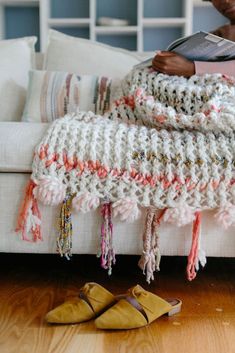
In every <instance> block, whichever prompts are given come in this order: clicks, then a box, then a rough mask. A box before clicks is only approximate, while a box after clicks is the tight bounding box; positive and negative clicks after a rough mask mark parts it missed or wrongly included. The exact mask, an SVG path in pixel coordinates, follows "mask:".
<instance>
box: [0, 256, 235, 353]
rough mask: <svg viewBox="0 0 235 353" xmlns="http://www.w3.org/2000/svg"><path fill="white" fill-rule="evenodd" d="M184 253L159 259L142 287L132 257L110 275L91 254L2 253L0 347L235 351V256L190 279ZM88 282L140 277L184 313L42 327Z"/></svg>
mask: <svg viewBox="0 0 235 353" xmlns="http://www.w3.org/2000/svg"><path fill="white" fill-rule="evenodd" d="M185 260H186V259H184V258H176V257H173V258H163V260H162V269H161V272H160V273H158V274H157V276H156V279H155V281H154V282H153V283H152V284H151V285H147V284H146V282H145V278H144V276H143V275H142V273H141V271H140V270H138V268H137V261H138V257H135V256H119V257H118V263H117V265H116V267H115V269H114V270H113V275H112V276H111V277H109V276H108V275H107V274H106V272H105V271H104V270H102V269H100V268H99V267H98V260H97V259H96V258H95V257H94V256H75V257H74V259H73V260H72V261H71V262H66V261H63V259H62V260H61V259H60V258H58V257H55V256H48V255H44V256H43V255H10V254H8V255H6V254H2V255H1V257H0V353H41V352H43V353H80V352H81V353H112V352H114V353H116V352H118V353H127V352H128V353H132V352H133V353H160V352H161V353H169V352H171V353H178V352H179V351H181V352H187V353H198V352H200V353H221V352H226V353H234V342H235V276H234V270H235V259H209V261H208V264H207V266H206V268H205V269H204V270H203V271H201V272H199V273H198V277H197V278H196V279H195V280H194V281H193V282H188V281H187V280H186V279H185V275H184V272H185V262H186V261H185ZM87 281H96V282H99V283H100V284H102V285H104V286H105V287H106V288H107V289H109V290H111V291H112V292H113V293H115V294H118V293H123V292H125V291H126V290H127V289H128V288H129V287H131V286H133V285H135V284H136V283H139V284H140V285H142V286H143V287H144V288H146V289H147V290H150V291H152V292H154V293H156V294H158V295H160V296H162V297H163V298H167V297H178V298H180V299H182V301H183V308H182V312H181V313H180V314H178V315H176V316H173V317H170V318H169V317H167V316H164V317H161V318H160V319H158V320H156V321H155V322H154V323H152V324H151V325H149V326H146V327H144V328H141V329H137V330H126V331H108V332H106V331H102V330H98V329H96V328H95V325H94V322H93V321H90V322H87V323H83V324H80V325H59V326H57V325H47V324H46V323H45V322H44V316H45V314H46V313H47V311H48V310H50V309H51V308H53V307H55V306H56V305H58V304H60V303H62V302H63V301H64V299H65V298H66V297H68V296H71V295H76V293H77V291H78V288H79V287H81V286H82V285H83V284H84V283H85V282H87Z"/></svg>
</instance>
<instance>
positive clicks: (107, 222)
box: [98, 202, 116, 275]
mask: <svg viewBox="0 0 235 353" xmlns="http://www.w3.org/2000/svg"><path fill="white" fill-rule="evenodd" d="M101 215H102V218H103V222H102V225H101V246H100V254H98V257H101V267H102V268H104V269H108V274H109V275H111V274H112V264H115V262H116V259H115V253H114V249H113V223H112V204H111V203H110V202H107V203H104V204H103V205H102V206H101Z"/></svg>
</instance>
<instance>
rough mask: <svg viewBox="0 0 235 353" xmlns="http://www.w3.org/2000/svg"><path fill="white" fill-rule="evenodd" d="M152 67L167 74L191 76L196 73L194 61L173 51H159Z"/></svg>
mask: <svg viewBox="0 0 235 353" xmlns="http://www.w3.org/2000/svg"><path fill="white" fill-rule="evenodd" d="M152 67H153V69H154V70H156V71H159V72H162V73H163V74H167V75H177V76H184V77H190V76H192V75H194V74H195V65H194V62H193V61H190V60H188V59H186V58H184V57H183V56H181V55H179V54H176V53H174V52H171V51H160V52H158V53H157V55H156V56H155V57H154V58H153V61H152Z"/></svg>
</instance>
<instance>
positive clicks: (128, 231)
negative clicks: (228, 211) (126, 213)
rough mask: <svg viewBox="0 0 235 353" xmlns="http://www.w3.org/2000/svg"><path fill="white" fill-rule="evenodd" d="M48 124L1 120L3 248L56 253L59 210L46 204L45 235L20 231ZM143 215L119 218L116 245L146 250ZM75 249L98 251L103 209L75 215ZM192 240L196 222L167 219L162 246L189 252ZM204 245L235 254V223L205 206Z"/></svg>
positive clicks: (120, 249)
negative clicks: (224, 224) (218, 218)
mask: <svg viewBox="0 0 235 353" xmlns="http://www.w3.org/2000/svg"><path fill="white" fill-rule="evenodd" d="M47 127H48V124H36V123H23V122H22V123H19V122H1V123H0V210H1V216H0V251H1V252H18V253H22V252H23V253H55V252H56V230H55V222H56V219H57V216H58V212H59V210H58V209H57V208H51V207H45V206H42V205H40V209H41V211H42V231H43V238H44V239H43V241H42V242H38V243H33V242H26V241H23V240H22V239H21V237H20V236H19V235H17V234H16V233H15V231H14V229H15V222H16V217H17V212H18V209H19V205H20V202H21V200H22V197H23V192H24V188H25V185H26V182H27V181H28V179H29V177H30V172H31V162H32V156H33V149H34V146H35V145H36V144H37V143H38V142H39V141H40V139H41V137H42V136H43V134H44V132H45V131H46V129H47ZM143 224H144V215H143V217H142V218H141V219H140V220H138V221H136V222H134V223H132V224H128V223H121V222H114V247H115V250H116V252H117V253H119V254H140V253H141V251H142V228H143ZM73 225H74V236H73V252H74V253H78V254H94V253H96V252H97V249H98V247H99V230H100V216H99V211H96V212H91V213H87V214H85V215H83V214H80V215H75V216H74V217H73ZM190 244H191V226H185V227H183V228H176V227H173V226H170V225H166V224H164V225H162V227H161V229H160V247H161V251H162V253H163V254H165V255H187V254H188V252H189V248H190ZM202 248H203V249H205V251H206V253H207V255H208V256H223V257H234V256H235V236H234V230H233V228H231V229H229V230H228V231H223V230H222V229H221V228H220V227H219V226H218V225H217V224H216V223H215V220H214V216H213V212H205V213H204V214H203V221H202Z"/></svg>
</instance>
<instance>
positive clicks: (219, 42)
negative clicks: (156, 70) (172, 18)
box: [135, 31, 235, 68]
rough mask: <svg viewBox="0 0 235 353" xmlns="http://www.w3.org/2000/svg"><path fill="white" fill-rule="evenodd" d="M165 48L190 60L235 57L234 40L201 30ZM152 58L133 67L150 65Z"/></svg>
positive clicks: (213, 59)
mask: <svg viewBox="0 0 235 353" xmlns="http://www.w3.org/2000/svg"><path fill="white" fill-rule="evenodd" d="M166 50H167V51H173V52H175V53H177V54H180V55H182V56H184V57H185V58H186V59H188V60H191V61H225V60H231V59H234V58H235V42H232V41H231V40H228V39H224V38H221V37H218V36H216V35H214V34H212V33H208V32H203V31H200V32H196V33H194V34H192V35H190V36H187V37H183V38H179V39H177V40H175V41H174V42H172V43H171V44H170V45H169V46H168V47H167V49H166ZM152 60H153V58H149V59H147V60H145V61H143V62H141V63H140V64H138V65H136V66H135V67H136V68H144V67H148V66H151V65H152Z"/></svg>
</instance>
